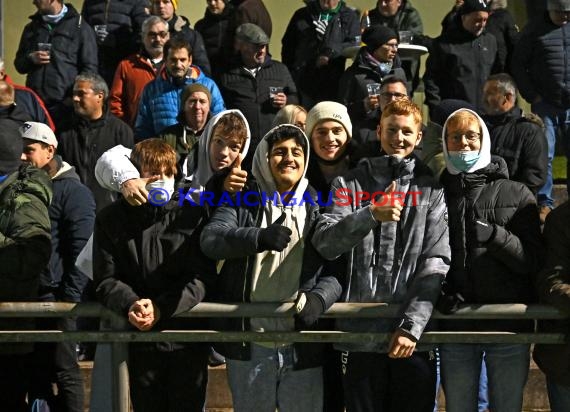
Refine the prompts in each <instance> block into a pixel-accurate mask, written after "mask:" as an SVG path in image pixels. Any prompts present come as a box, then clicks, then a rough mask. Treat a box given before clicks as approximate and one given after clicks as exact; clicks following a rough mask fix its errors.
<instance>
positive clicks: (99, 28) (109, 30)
mask: <svg viewBox="0 0 570 412" xmlns="http://www.w3.org/2000/svg"><path fill="white" fill-rule="evenodd" d="M145 6H146V1H145V0H119V1H117V0H85V1H84V2H83V8H82V9H81V15H82V16H83V17H84V18H85V21H87V23H89V25H90V26H91V27H93V29H94V30H95V35H96V36H97V45H98V51H99V74H100V75H101V77H103V78H104V79H105V81H106V82H107V85H108V86H109V87H111V84H112V83H113V76H114V75H115V69H116V68H117V65H118V64H119V62H120V61H121V60H123V59H124V58H125V57H127V56H128V55H129V54H131V53H136V52H137V50H138V48H139V46H140V35H141V27H142V24H143V22H144V20H145V19H146V18H147V17H148V14H147V13H146V10H145Z"/></svg>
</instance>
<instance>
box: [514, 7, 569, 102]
mask: <svg viewBox="0 0 570 412" xmlns="http://www.w3.org/2000/svg"><path fill="white" fill-rule="evenodd" d="M569 43H570V27H568V25H567V24H565V25H563V26H560V27H559V26H556V25H555V24H554V23H552V21H551V20H550V17H548V15H545V16H544V18H542V19H535V20H531V21H530V22H529V23H528V25H527V26H525V28H524V29H523V31H522V33H521V37H520V40H519V42H518V43H517V45H516V46H515V51H514V53H513V61H512V67H511V73H512V74H513V77H514V78H515V80H516V82H517V86H518V88H519V90H520V93H521V95H522V97H524V99H525V100H526V101H528V102H531V103H532V102H533V101H534V100H535V99H536V98H537V97H538V96H540V97H542V99H543V100H544V101H546V102H547V103H549V104H551V105H554V106H557V107H560V108H564V109H566V108H568V107H570V82H569V81H568V79H569V78H570V64H568V58H569V57H568V56H569V52H568V44H569Z"/></svg>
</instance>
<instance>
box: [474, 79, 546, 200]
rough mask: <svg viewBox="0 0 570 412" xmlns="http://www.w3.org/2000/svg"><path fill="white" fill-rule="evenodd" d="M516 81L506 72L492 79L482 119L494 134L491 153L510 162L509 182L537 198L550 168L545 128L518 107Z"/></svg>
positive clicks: (534, 117) (488, 81)
mask: <svg viewBox="0 0 570 412" xmlns="http://www.w3.org/2000/svg"><path fill="white" fill-rule="evenodd" d="M516 102H517V88H516V85H515V81H514V80H513V78H512V77H511V76H509V75H508V74H506V73H499V74H494V75H491V76H490V77H489V79H488V80H487V81H486V82H485V86H484V87H483V106H484V108H485V116H483V120H485V122H486V123H487V126H488V127H489V133H490V134H491V153H493V154H495V155H497V156H501V157H502V158H503V159H504V160H505V162H506V163H507V169H508V171H509V179H511V180H515V181H517V182H521V183H524V184H525V185H526V187H528V188H529V189H530V191H531V192H532V193H533V194H535V195H536V192H538V189H540V188H541V187H542V185H544V182H545V181H546V170H547V166H548V157H547V152H548V148H547V145H546V137H545V135H544V125H543V124H542V121H541V120H540V118H539V117H538V116H536V115H532V114H530V115H529V114H525V113H523V112H522V110H521V109H520V108H519V107H517V105H516Z"/></svg>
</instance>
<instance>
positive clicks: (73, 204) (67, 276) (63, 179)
mask: <svg viewBox="0 0 570 412" xmlns="http://www.w3.org/2000/svg"><path fill="white" fill-rule="evenodd" d="M52 185H53V200H52V202H51V204H50V206H49V210H48V212H49V218H50V221H51V257H50V261H49V265H48V267H47V268H46V269H45V270H44V271H43V272H42V276H41V279H40V294H41V295H46V294H50V295H52V298H53V299H54V300H56V301H63V302H81V296H82V295H83V290H84V289H85V287H86V286H87V283H88V280H89V278H87V276H86V275H85V274H83V272H81V270H79V269H78V268H77V267H76V266H75V261H76V260H77V256H78V255H79V253H81V251H82V250H83V247H84V246H85V244H86V243H87V240H89V237H90V236H91V234H92V233H93V225H94V223H95V199H93V194H92V193H91V191H90V190H89V189H88V188H87V186H85V185H83V184H82V183H81V182H80V180H79V176H78V175H77V173H75V170H74V169H73V168H71V169H69V170H66V171H64V172H63V173H61V174H58V175H57V176H55V177H54V178H53V179H52Z"/></svg>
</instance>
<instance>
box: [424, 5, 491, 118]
mask: <svg viewBox="0 0 570 412" xmlns="http://www.w3.org/2000/svg"><path fill="white" fill-rule="evenodd" d="M488 17H489V7H488V6H487V4H486V3H485V2H484V1H479V0H466V1H465V3H463V6H461V8H460V9H459V11H458V15H457V16H456V23H457V24H454V25H452V27H450V28H449V29H448V30H446V31H445V32H444V33H443V34H442V35H441V36H439V37H437V38H436V39H435V40H434V42H433V46H432V50H431V52H430V55H429V57H428V59H427V62H426V71H425V74H424V85H425V94H426V99H425V102H426V104H427V105H428V107H429V110H430V115H433V110H434V108H435V107H436V106H437V105H438V104H439V102H441V100H443V99H461V100H465V101H467V102H469V103H471V104H473V105H474V106H475V107H477V108H478V109H480V108H481V107H482V103H483V84H484V83H485V81H486V80H487V77H489V75H490V74H491V73H492V72H493V71H494V70H495V67H494V65H495V60H496V56H497V40H496V39H495V36H493V35H492V34H489V33H487V32H485V25H486V23H487V18H488Z"/></svg>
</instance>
